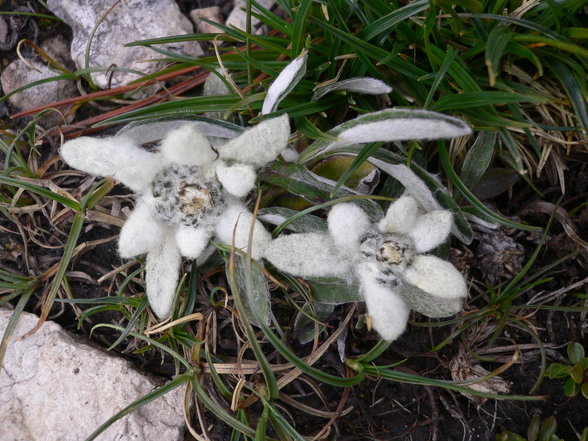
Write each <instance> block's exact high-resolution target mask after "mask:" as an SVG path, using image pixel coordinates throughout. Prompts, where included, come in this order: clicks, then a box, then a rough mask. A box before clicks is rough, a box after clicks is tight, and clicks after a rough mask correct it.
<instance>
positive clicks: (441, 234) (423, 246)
mask: <svg viewBox="0 0 588 441" xmlns="http://www.w3.org/2000/svg"><path fill="white" fill-rule="evenodd" d="M452 225H453V216H452V215H451V212H450V211H448V210H435V211H431V212H429V213H427V214H423V215H422V216H418V217H417V220H416V222H415V224H414V226H413V227H412V228H411V229H410V231H408V233H407V234H408V236H409V237H410V238H411V239H412V240H413V241H414V247H415V249H416V251H417V252H418V253H424V252H427V251H429V250H432V249H433V248H435V247H438V246H439V245H441V244H442V243H443V242H445V240H446V239H447V236H449V232H450V231H451V227H452Z"/></svg>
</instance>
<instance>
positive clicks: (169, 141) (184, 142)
mask: <svg viewBox="0 0 588 441" xmlns="http://www.w3.org/2000/svg"><path fill="white" fill-rule="evenodd" d="M160 151H161V154H162V155H163V157H164V158H165V159H167V160H168V161H169V162H173V163H176V164H182V165H203V164H207V163H210V162H212V161H214V160H215V159H216V156H217V155H216V153H215V152H214V151H213V150H212V149H211V148H210V143H209V142H208V139H207V138H206V136H204V135H203V134H202V133H200V132H199V131H198V130H196V128H195V127H194V125H192V124H187V125H185V126H182V127H180V128H178V129H175V130H173V131H171V132H170V133H169V134H168V135H167V137H166V138H165V139H164V140H163V141H162V142H161V147H160Z"/></svg>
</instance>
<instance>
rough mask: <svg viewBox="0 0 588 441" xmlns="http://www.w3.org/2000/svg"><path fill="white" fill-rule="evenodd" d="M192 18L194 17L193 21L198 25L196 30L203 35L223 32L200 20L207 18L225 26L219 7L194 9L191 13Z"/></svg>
mask: <svg viewBox="0 0 588 441" xmlns="http://www.w3.org/2000/svg"><path fill="white" fill-rule="evenodd" d="M190 17H192V20H194V23H195V24H196V30H197V31H198V32H200V33H202V34H218V33H220V32H222V31H221V30H220V29H219V28H217V27H216V26H214V25H211V24H209V23H206V22H205V21H202V20H200V18H206V19H208V20H210V21H214V22H215V23H219V24H224V22H225V21H224V19H223V15H222V12H221V8H220V7H219V6H211V7H209V8H200V9H194V10H192V11H191V12H190Z"/></svg>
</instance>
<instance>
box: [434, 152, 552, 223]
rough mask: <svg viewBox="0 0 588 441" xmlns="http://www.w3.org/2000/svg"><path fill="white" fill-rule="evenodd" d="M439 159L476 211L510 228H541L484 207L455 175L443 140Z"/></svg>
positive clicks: (449, 176) (448, 175) (454, 183)
mask: <svg viewBox="0 0 588 441" xmlns="http://www.w3.org/2000/svg"><path fill="white" fill-rule="evenodd" d="M439 159H440V160H441V165H442V166H443V169H444V170H445V173H446V174H447V177H448V178H449V179H451V182H452V183H453V185H455V186H456V187H457V189H458V190H459V191H460V192H461V193H462V194H463V196H464V197H465V198H466V199H467V200H468V202H469V203H470V204H472V205H473V206H474V207H476V208H477V209H478V211H479V212H480V213H482V215H485V216H486V217H488V218H490V219H492V220H493V221H495V222H498V223H501V224H504V225H508V226H509V227H512V228H516V229H517V230H526V231H537V230H541V228H540V227H533V226H530V225H523V224H520V223H518V222H514V221H511V220H510V219H507V218H505V217H503V216H500V215H498V214H496V213H494V212H493V211H492V210H490V209H489V208H488V207H486V205H484V204H483V203H482V202H480V201H479V200H478V199H477V198H476V197H475V196H474V195H473V194H472V192H471V191H470V190H469V189H468V188H467V187H466V186H465V185H464V183H463V182H462V181H461V179H460V178H459V176H458V175H457V173H456V172H455V170H454V169H453V166H452V165H451V162H450V161H449V156H448V154H447V149H446V147H445V143H443V142H440V143H439Z"/></svg>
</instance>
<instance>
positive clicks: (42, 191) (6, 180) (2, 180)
mask: <svg viewBox="0 0 588 441" xmlns="http://www.w3.org/2000/svg"><path fill="white" fill-rule="evenodd" d="M0 184H5V185H11V186H13V187H20V188H24V189H25V190H29V191H32V192H33V193H36V194H38V195H40V196H43V197H46V198H48V199H52V200H54V201H57V202H59V203H60V204H62V205H65V206H66V207H69V208H71V209H72V210H75V211H81V209H82V207H81V205H80V204H79V203H78V202H77V201H74V200H71V199H69V198H66V197H65V196H61V195H60V194H57V193H54V192H52V191H51V190H47V189H46V188H43V187H39V186H38V185H35V184H31V183H30V182H27V181H23V180H20V179H16V178H10V177H8V176H2V175H0Z"/></svg>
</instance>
